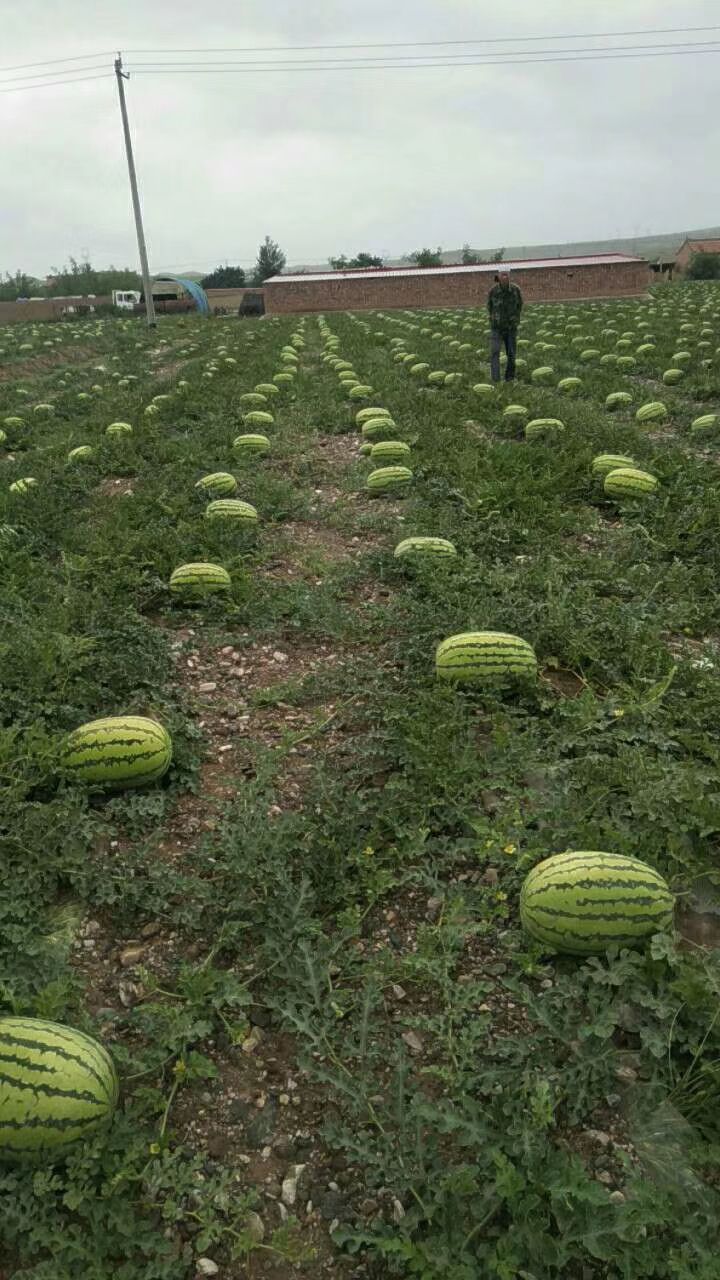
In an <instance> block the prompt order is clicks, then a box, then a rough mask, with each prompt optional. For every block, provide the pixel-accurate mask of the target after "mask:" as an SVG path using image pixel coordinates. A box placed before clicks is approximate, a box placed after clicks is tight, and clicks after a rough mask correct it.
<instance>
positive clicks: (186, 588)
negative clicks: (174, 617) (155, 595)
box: [168, 560, 232, 600]
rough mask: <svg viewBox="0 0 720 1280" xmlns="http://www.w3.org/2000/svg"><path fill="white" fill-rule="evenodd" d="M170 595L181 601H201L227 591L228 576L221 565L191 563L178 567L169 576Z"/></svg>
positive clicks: (204, 562)
mask: <svg viewBox="0 0 720 1280" xmlns="http://www.w3.org/2000/svg"><path fill="white" fill-rule="evenodd" d="M168 586H169V588H170V594H171V595H173V596H177V597H178V598H179V599H182V600H202V599H204V598H205V597H206V596H211V595H217V593H218V592H222V591H229V590H230V587H231V586H232V581H231V579H230V574H229V573H228V571H227V569H224V568H223V567H222V565H221V564H209V563H208V562H207V561H204V560H200V561H193V562H192V563H191V564H181V565H178V567H177V569H173V571H172V573H171V574H170V582H169V583H168Z"/></svg>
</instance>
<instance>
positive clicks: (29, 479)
mask: <svg viewBox="0 0 720 1280" xmlns="http://www.w3.org/2000/svg"><path fill="white" fill-rule="evenodd" d="M36 485H37V480H36V479H35V477H34V476H23V477H22V479H21V480H13V482H12V484H11V485H10V492H11V493H29V492H30V490H31V489H34V488H35V487H36Z"/></svg>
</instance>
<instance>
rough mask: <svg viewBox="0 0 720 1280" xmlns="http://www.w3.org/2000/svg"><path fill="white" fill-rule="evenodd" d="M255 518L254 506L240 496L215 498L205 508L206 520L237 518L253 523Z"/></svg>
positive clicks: (256, 516) (246, 522)
mask: <svg viewBox="0 0 720 1280" xmlns="http://www.w3.org/2000/svg"><path fill="white" fill-rule="evenodd" d="M257 518H258V513H257V511H256V510H255V508H254V507H252V506H251V505H250V503H249V502H243V501H242V499H241V498H216V499H215V501H214V502H208V504H207V506H206V508H205V519H206V520H238V521H240V522H241V523H244V524H255V523H256V522H257Z"/></svg>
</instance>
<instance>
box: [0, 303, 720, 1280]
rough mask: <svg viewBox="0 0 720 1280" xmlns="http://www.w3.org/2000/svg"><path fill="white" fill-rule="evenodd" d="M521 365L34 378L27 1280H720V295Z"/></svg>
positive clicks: (29, 332)
mask: <svg viewBox="0 0 720 1280" xmlns="http://www.w3.org/2000/svg"><path fill="white" fill-rule="evenodd" d="M487 339H488V328H487V319H486V314H485V312H484V310H483V309H482V308H479V309H478V310H476V311H472V310H459V311H442V312H427V311H423V312H420V311H418V312H409V311H398V312H391V313H355V314H349V313H348V314H334V313H333V314H327V315H325V316H307V317H293V316H290V317H287V318H273V317H265V318H263V319H262V320H238V319H235V318H226V319H216V320H202V319H199V318H198V319H195V318H188V317H185V316H183V317H168V318H164V319H162V320H161V322H160V325H159V327H158V329H157V330H156V331H153V332H148V331H147V330H146V329H145V328H144V327H143V324H142V321H140V320H135V319H111V318H107V319H95V318H89V319H87V320H77V321H66V322H63V323H58V324H48V325H35V326H33V325H31V324H29V323H28V324H23V325H17V326H12V327H7V328H4V329H0V605H1V608H2V628H1V630H0V684H1V687H2V698H1V700H0V716H1V722H0V723H1V727H0V793H1V801H0V851H1V858H2V863H1V865H2V880H1V888H0V1280H16V1278H17V1280H20V1278H22V1280H77V1278H78V1277H82V1278H83V1280H111V1278H112V1280H194V1278H195V1277H199V1276H218V1277H219V1280H241V1278H242V1280H245V1278H247V1280H285V1278H287V1277H290V1276H307V1277H312V1280H319V1278H321V1277H332V1278H333V1280H335V1278H337V1280H384V1278H385V1277H416V1278H419V1280H436V1278H438V1280H440V1278H442V1280H645V1278H650V1277H653V1278H654V1277H657V1278H659V1280H660V1278H662V1280H717V1277H718V1274H720V1270H719V1268H720V1264H719V1263H718V1232H717V1225H718V1221H719V1220H720V1173H719V1167H720V1166H719V1159H720V1105H719V1103H720V961H719V959H718V957H719V955H720V952H719V951H718V947H720V785H719V784H720V738H719V736H718V725H719V724H720V596H719V594H718V575H719V570H720V465H719V464H720V286H718V285H713V284H694V285H672V286H663V287H661V288H660V289H658V290H657V291H656V292H654V293H651V294H650V295H648V296H647V297H646V298H641V299H627V300H618V301H612V302H595V303H590V302H588V303H575V304H552V305H551V304H548V305H533V306H527V307H526V308H525V312H524V314H523V323H522V326H521V331H520V339H521V340H520V347H519V355H520V360H519V362H518V377H517V380H516V382H515V383H513V384H507V385H506V384H501V385H500V386H498V387H492V386H490V385H488V382H487V377H488V363H487V346H488V341H487ZM98 722H99V723H98ZM549 859H553V861H548V860H549ZM540 864H542V865H540Z"/></svg>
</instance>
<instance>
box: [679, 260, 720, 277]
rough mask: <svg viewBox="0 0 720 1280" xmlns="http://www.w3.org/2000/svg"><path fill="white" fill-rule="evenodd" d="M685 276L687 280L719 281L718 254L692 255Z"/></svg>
mask: <svg viewBox="0 0 720 1280" xmlns="http://www.w3.org/2000/svg"><path fill="white" fill-rule="evenodd" d="M685 274H686V276H687V278H688V279H689V280H720V253H694V254H693V256H692V258H691V259H690V263H689V266H688V269H687V271H686V272H685Z"/></svg>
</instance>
